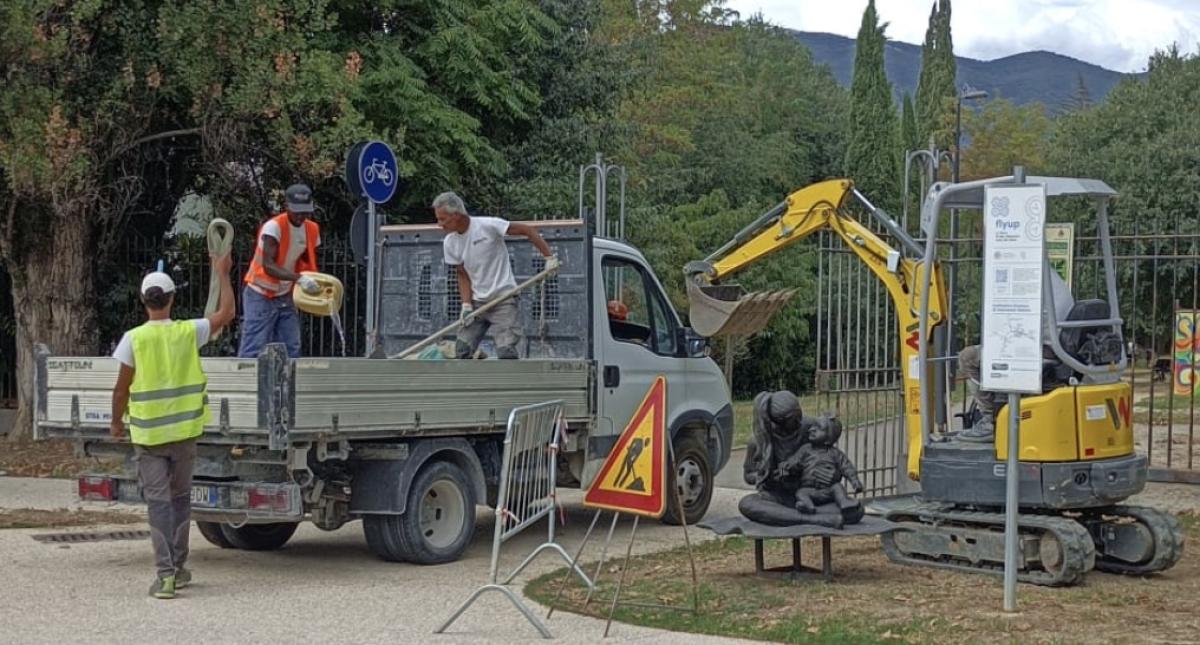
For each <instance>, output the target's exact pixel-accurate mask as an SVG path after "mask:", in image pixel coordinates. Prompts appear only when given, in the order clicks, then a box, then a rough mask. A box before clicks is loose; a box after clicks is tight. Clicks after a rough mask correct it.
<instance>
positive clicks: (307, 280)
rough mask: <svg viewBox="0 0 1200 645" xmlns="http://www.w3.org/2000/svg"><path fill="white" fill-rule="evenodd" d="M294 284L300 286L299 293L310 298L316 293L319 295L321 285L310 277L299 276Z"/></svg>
mask: <svg viewBox="0 0 1200 645" xmlns="http://www.w3.org/2000/svg"><path fill="white" fill-rule="evenodd" d="M296 284H298V285H300V290H301V291H303V292H304V293H307V294H308V295H310V296H315V295H317V294H318V293H321V284H320V283H318V282H317V281H316V279H314V278H313V277H312V276H307V275H302V276H300V279H299V280H297V281H296Z"/></svg>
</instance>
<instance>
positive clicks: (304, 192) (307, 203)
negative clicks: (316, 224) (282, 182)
mask: <svg viewBox="0 0 1200 645" xmlns="http://www.w3.org/2000/svg"><path fill="white" fill-rule="evenodd" d="M284 199H285V200H286V202H287V209H288V210H289V211H291V212H293V213H311V212H313V198H312V189H311V188H309V187H308V186H306V185H304V184H292V185H291V186H288V189H287V193H285V197H284Z"/></svg>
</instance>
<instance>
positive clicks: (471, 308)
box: [458, 302, 475, 325]
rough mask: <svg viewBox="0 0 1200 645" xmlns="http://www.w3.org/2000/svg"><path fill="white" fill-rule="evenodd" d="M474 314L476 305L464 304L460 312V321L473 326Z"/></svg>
mask: <svg viewBox="0 0 1200 645" xmlns="http://www.w3.org/2000/svg"><path fill="white" fill-rule="evenodd" d="M474 313H475V305H473V304H471V303H469V302H464V303H462V309H460V310H459V312H458V319H459V320H461V321H463V322H464V323H466V324H468V325H469V324H471V315H472V314H474Z"/></svg>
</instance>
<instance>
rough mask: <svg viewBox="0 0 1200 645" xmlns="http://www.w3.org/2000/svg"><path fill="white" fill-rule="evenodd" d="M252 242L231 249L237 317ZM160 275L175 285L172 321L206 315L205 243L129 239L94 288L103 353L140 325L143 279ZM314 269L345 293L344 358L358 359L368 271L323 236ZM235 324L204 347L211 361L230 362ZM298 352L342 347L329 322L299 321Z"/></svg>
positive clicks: (244, 239)
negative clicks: (226, 359)
mask: <svg viewBox="0 0 1200 645" xmlns="http://www.w3.org/2000/svg"><path fill="white" fill-rule="evenodd" d="M252 245H253V239H251V238H249V237H248V236H241V237H239V238H238V240H237V243H235V245H234V269H233V280H234V283H235V284H234V289H235V292H236V293H237V294H238V298H237V299H238V311H239V314H240V311H241V297H240V294H241V287H242V281H241V279H242V276H243V275H244V274H245V271H246V268H247V266H248V265H249V263H250V258H251V256H252V253H253V246H252ZM160 260H161V261H163V264H164V269H165V270H166V271H167V272H168V273H170V274H171V276H172V277H173V278H174V279H175V284H176V295H175V306H174V310H173V316H174V317H175V318H195V317H201V316H203V315H204V306H205V303H206V302H207V300H208V281H209V277H208V276H209V258H208V248H207V246H206V242H205V239H204V238H203V237H197V236H178V237H175V238H172V239H169V240H166V241H157V240H146V239H140V238H130V239H128V240H126V241H125V242H123V244H122V247H121V248H120V249H119V250H118V252H117V253H116V254H115V255H114V259H113V261H112V262H111V266H110V267H109V268H108V269H107V270H105V271H102V272H100V275H101V276H103V277H104V281H103V282H102V283H101V284H99V285H97V293H99V294H101V295H100V298H101V306H100V308H99V311H100V321H99V322H100V334H101V336H100V338H101V347H100V349H101V351H111V350H113V349H115V347H116V344H117V342H118V341H119V340H120V339H121V334H122V333H124V332H125V331H126V330H128V329H131V328H133V327H136V326H137V325H140V324H141V323H142V322H143V320H144V319H145V311H144V309H143V308H142V305H141V302H140V301H139V299H138V287H139V286H140V284H141V277H142V276H143V275H144V274H145V273H146V272H148V271H152V270H154V269H155V268H157V264H158V262H159V261H160ZM317 266H318V267H319V270H320V271H321V272H322V273H328V274H330V275H333V276H336V277H337V278H338V279H339V280H341V281H342V285H343V287H344V294H345V295H344V300H343V304H342V312H341V319H342V321H343V325H344V327H345V347H344V351H345V354H346V355H347V356H362V355H363V353H364V352H365V348H366V338H365V335H364V331H363V330H364V326H363V320H364V318H365V315H366V269H365V268H364V267H363V266H361V265H360V264H359V263H358V262H356V261H355V259H354V257H353V253H352V251H351V250H350V245H349V242H348V241H347V240H346V239H344V238H340V237H336V236H329V235H322V239H321V246H319V247H317ZM239 324H240V315H239V319H238V320H235V321H234V324H233V326H232V328H231V329H230V331H229V332H228V333H225V334H223V335H222V336H221V338H220V339H218V340H217V341H216V342H214V343H211V344H210V345H209V346H207V347H205V348H204V350H203V353H204V354H205V355H210V356H232V355H234V354H236V353H237V339H238V338H240V334H239V333H238V325H239ZM300 330H301V352H302V353H303V354H304V355H305V356H340V355H342V352H343V346H342V343H341V341H340V337H339V336H338V334H337V332H336V330H335V328H334V325H333V322H332V320H331V319H329V318H321V317H316V316H301V317H300Z"/></svg>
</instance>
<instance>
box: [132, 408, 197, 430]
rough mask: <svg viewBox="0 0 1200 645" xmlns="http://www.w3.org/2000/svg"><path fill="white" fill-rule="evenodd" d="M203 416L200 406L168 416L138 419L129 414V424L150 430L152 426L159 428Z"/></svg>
mask: <svg viewBox="0 0 1200 645" xmlns="http://www.w3.org/2000/svg"><path fill="white" fill-rule="evenodd" d="M203 416H204V408H203V407H201V408H199V409H197V410H192V411H190V412H180V413H179V414H172V415H170V416H165V417H158V418H157V419H139V418H137V417H132V416H131V417H129V425H131V426H137V427H139V428H142V429H145V430H152V429H154V428H161V427H163V426H169V425H173V424H176V423H182V422H184V421H191V420H193V419H199V418H201V417H203Z"/></svg>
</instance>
